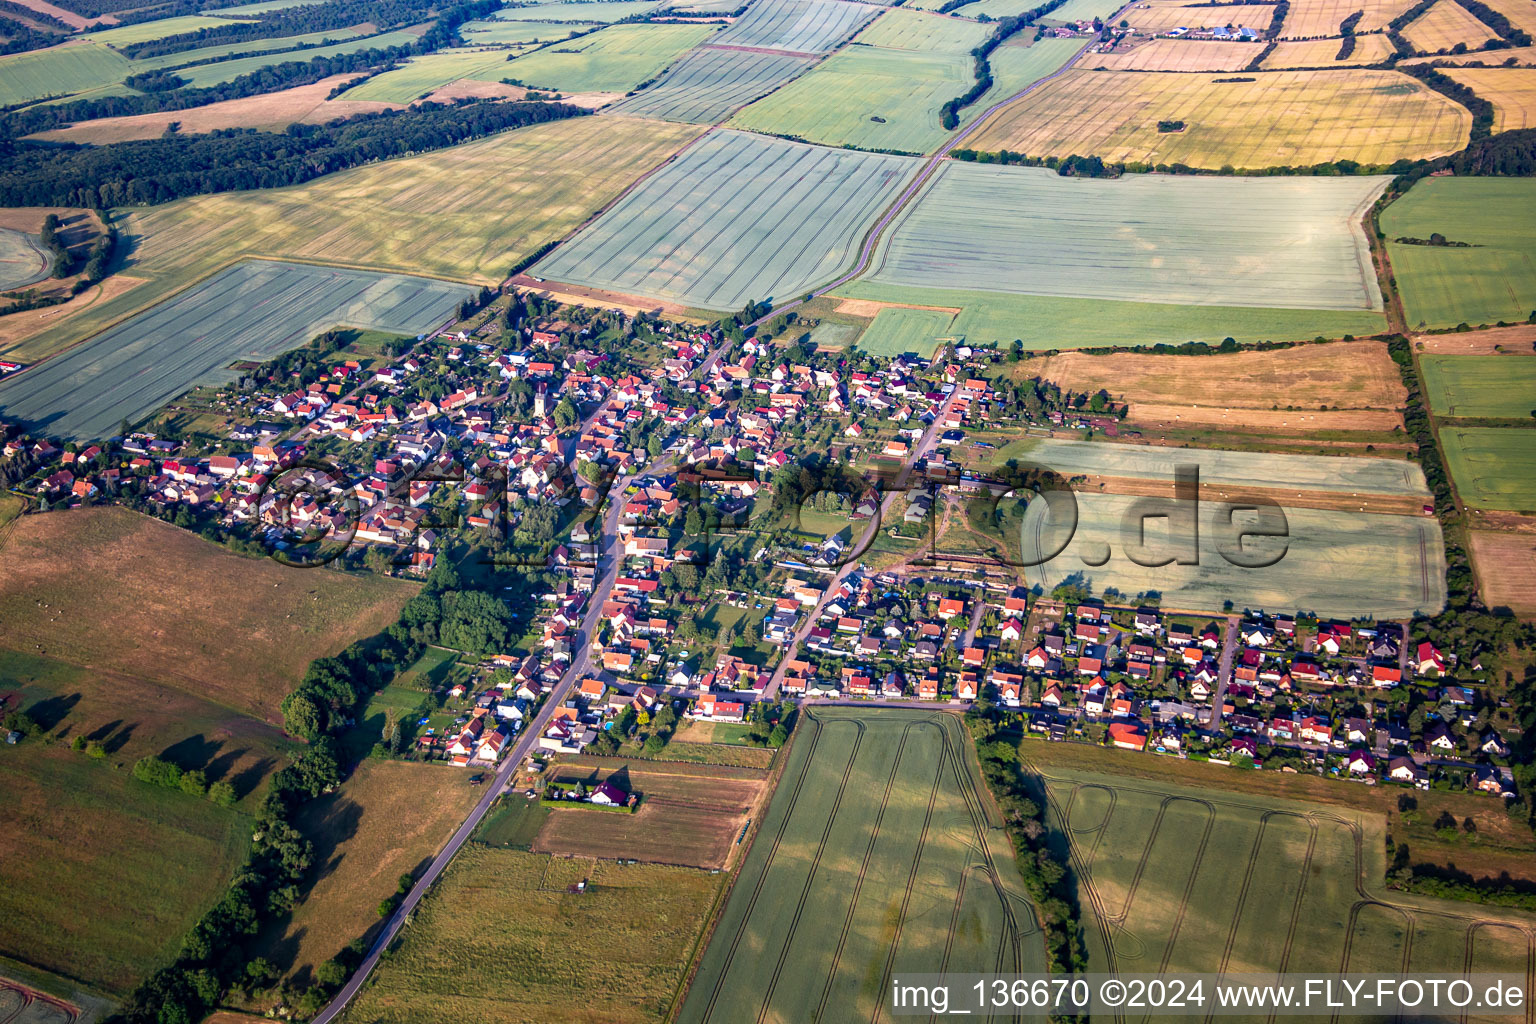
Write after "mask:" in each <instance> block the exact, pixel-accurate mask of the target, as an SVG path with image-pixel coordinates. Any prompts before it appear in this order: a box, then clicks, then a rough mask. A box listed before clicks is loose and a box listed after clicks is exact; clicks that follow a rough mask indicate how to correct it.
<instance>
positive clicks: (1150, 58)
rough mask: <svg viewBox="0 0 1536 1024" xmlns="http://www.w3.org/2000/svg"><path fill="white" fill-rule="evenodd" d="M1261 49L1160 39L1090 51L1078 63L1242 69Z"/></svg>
mask: <svg viewBox="0 0 1536 1024" xmlns="http://www.w3.org/2000/svg"><path fill="white" fill-rule="evenodd" d="M1262 50H1263V46H1262V44H1259V43H1228V42H1217V41H1214V40H1205V39H1166V38H1160V39H1153V40H1152V41H1150V42H1148V43H1144V44H1142V45H1141V46H1135V47H1132V48H1130V49H1127V50H1117V51H1115V52H1114V53H1093V54H1089V55H1088V56H1087V57H1086V58H1084V59H1083V61H1082V65H1081V66H1082V67H1085V68H1108V69H1109V70H1111V71H1241V70H1243V69H1244V68H1246V67H1247V66H1248V65H1249V64H1250V63H1252V61H1253V59H1254V58H1255V57H1257V56H1258V55H1259V53H1260V52H1261V51H1262Z"/></svg>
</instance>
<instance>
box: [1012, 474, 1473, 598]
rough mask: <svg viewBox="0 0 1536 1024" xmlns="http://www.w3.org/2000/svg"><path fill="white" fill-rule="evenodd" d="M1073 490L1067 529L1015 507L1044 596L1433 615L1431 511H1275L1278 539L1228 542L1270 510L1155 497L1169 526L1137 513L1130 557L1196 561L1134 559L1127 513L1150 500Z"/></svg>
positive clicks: (1436, 574)
mask: <svg viewBox="0 0 1536 1024" xmlns="http://www.w3.org/2000/svg"><path fill="white" fill-rule="evenodd" d="M1075 497H1076V507H1077V523H1076V529H1075V530H1072V529H1071V526H1072V524H1071V523H1070V522H1068V521H1067V520H1066V518H1065V517H1064V516H1063V517H1058V516H1053V515H1051V514H1049V513H1048V511H1047V509H1048V506H1047V505H1046V503H1045V502H1044V501H1032V502H1030V504H1029V507H1028V509H1027V510H1026V511H1025V513H1024V517H1023V522H1022V525H1021V527H1020V535H1021V537H1020V539H1021V544H1022V548H1021V550H1022V551H1023V561H1025V562H1026V563H1029V562H1034V563H1039V564H1037V565H1035V566H1034V567H1031V568H1026V569H1025V574H1026V577H1027V578H1028V579H1029V581H1030V582H1031V583H1037V584H1039V585H1040V586H1042V587H1043V588H1044V589H1045V590H1046V591H1047V592H1049V591H1050V590H1052V589H1053V588H1055V587H1057V586H1059V585H1061V584H1063V583H1076V584H1080V585H1083V586H1086V587H1088V588H1089V589H1090V590H1091V591H1092V592H1093V593H1095V594H1103V593H1104V592H1105V591H1106V590H1107V589H1109V588H1113V589H1116V590H1118V591H1120V593H1121V594H1124V595H1126V596H1127V597H1129V598H1131V599H1135V598H1136V597H1137V596H1138V595H1141V594H1146V593H1156V594H1158V595H1160V596H1161V601H1162V606H1163V607H1164V608H1174V609H1186V610H1191V611H1202V612H1217V611H1222V610H1225V609H1227V608H1232V609H1238V610H1241V609H1264V610H1265V611H1268V612H1271V613H1275V614H1280V613H1286V612H1297V611H1306V612H1312V613H1316V614H1318V615H1324V616H1339V617H1342V618H1357V617H1362V616H1375V617H1377V618H1383V619H1385V618H1406V617H1410V616H1414V615H1434V614H1436V613H1438V612H1439V611H1440V609H1441V608H1442V607H1443V606H1444V605H1445V547H1444V544H1443V541H1442V538H1441V534H1440V524H1439V522H1438V521H1437V520H1436V519H1434V518H1432V517H1424V516H1394V515H1383V514H1379V513H1369V512H1341V511H1319V510H1316V509H1303V508H1289V507H1282V508H1281V510H1280V511H1281V512H1283V514H1284V517H1285V520H1284V530H1285V533H1284V535H1283V537H1274V536H1249V537H1247V538H1246V539H1242V540H1240V539H1239V535H1240V534H1242V533H1243V532H1244V531H1245V530H1254V529H1260V528H1263V529H1268V530H1274V529H1277V528H1279V526H1278V522H1279V521H1278V520H1277V519H1276V518H1275V517H1274V515H1273V513H1270V514H1268V515H1266V516H1265V520H1264V521H1263V522H1262V523H1261V522H1260V520H1259V518H1258V516H1257V514H1256V513H1253V512H1248V511H1235V510H1234V509H1233V508H1232V507H1231V506H1227V505H1225V504H1223V503H1219V502H1213V501H1204V502H1201V503H1200V504H1199V506H1198V509H1191V508H1190V506H1191V505H1192V504H1193V503H1180V502H1176V501H1174V500H1173V499H1161V500H1158V505H1159V507H1161V508H1163V509H1165V510H1166V509H1169V508H1171V509H1173V510H1174V511H1175V515H1176V518H1177V520H1178V524H1177V526H1176V527H1175V526H1171V525H1170V520H1169V519H1168V518H1148V519H1144V520H1140V524H1141V525H1142V526H1144V532H1143V534H1142V538H1141V543H1142V544H1143V545H1144V550H1143V551H1141V552H1139V553H1137V558H1139V560H1140V561H1141V562H1148V563H1151V562H1158V561H1161V560H1163V559H1170V560H1171V559H1172V558H1174V557H1177V556H1178V555H1179V554H1180V553H1182V552H1185V551H1191V550H1192V552H1193V553H1194V554H1195V555H1196V557H1197V558H1198V564H1193V565H1179V564H1165V565H1142V564H1138V561H1135V560H1133V559H1132V557H1131V553H1130V549H1129V548H1128V545H1130V544H1135V543H1136V542H1137V525H1138V519H1139V517H1138V516H1137V514H1136V512H1135V510H1136V509H1137V508H1139V507H1140V508H1145V507H1147V506H1141V505H1138V503H1140V502H1145V501H1149V500H1151V499H1144V498H1135V497H1130V496H1126V495H1118V494H1078V495H1076V496H1075ZM1239 507H1240V506H1239ZM1186 516H1188V517H1191V518H1197V519H1198V531H1199V535H1198V542H1197V543H1192V542H1190V540H1189V535H1188V533H1187V531H1186V529H1185V525H1186V521H1185V517H1186ZM1064 541H1065V542H1066V543H1065V546H1064V547H1063V542H1064ZM1223 550H1225V551H1226V552H1227V553H1228V554H1229V555H1231V556H1232V557H1231V559H1229V558H1228V557H1224V555H1223V554H1222V552H1223ZM1048 556H1051V557H1048ZM1234 561H1237V562H1247V563H1249V564H1255V563H1257V564H1259V565H1261V567H1254V568H1249V567H1245V566H1244V565H1242V564H1233V562H1234ZM1266 562H1268V563H1272V564H1267V565H1264V564H1263V563H1266Z"/></svg>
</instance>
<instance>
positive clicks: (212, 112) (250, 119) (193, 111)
mask: <svg viewBox="0 0 1536 1024" xmlns="http://www.w3.org/2000/svg"><path fill="white" fill-rule="evenodd" d="M356 77H357V76H356V75H332V76H331V77H329V78H322V79H321V80H320V81H318V82H313V83H311V84H309V85H299V86H295V87H294V88H292V89H282V90H279V91H278V92H266V93H260V94H258V95H255V96H246V97H243V98H241V99H238V100H224V101H223V102H221V103H210V104H208V105H207V106H205V107H191V108H189V109H187V110H167V111H160V112H158V113H154V114H131V115H129V116H127V117H102V118H97V119H96V120H94V121H81V122H79V123H78V124H72V125H70V126H69V127H68V128H60V129H57V130H56V131H51V132H40V133H39V134H38V135H36V136H34V137H35V138H39V139H48V140H50V141H53V142H78V143H83V144H86V145H93V146H104V145H107V144H109V143H113V142H128V141H130V140H132V139H157V138H159V137H160V136H161V135H163V134H165V130H166V128H167V127H168V126H169V125H171V124H172V123H175V124H179V125H180V126H181V127H180V128H179V129H177V130H178V131H179V132H180V133H181V134H182V135H199V134H202V133H205V132H213V131H218V130H219V129H221V128H256V129H258V130H265V131H276V130H280V129H282V128H285V127H287V126H288V125H290V124H294V123H295V122H305V123H320V122H323V121H329V120H331V119H332V118H336V117H352V116H353V115H355V114H371V113H375V112H377V111H380V110H394V109H398V108H399V106H400V104H398V103H372V102H362V101H357V100H343V99H336V100H327V99H326V97H327V96H329V95H330V93H331V90H333V89H335V88H336V87H337V86H338V85H341V84H342V83H344V82H348V81H351V80H352V79H354V78H356Z"/></svg>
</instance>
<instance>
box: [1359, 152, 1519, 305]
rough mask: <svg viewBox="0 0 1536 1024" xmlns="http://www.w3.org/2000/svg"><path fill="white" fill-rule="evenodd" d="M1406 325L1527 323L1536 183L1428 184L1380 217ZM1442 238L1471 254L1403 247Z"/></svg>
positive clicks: (1508, 180)
mask: <svg viewBox="0 0 1536 1024" xmlns="http://www.w3.org/2000/svg"><path fill="white" fill-rule="evenodd" d="M1381 230H1382V231H1383V232H1385V233H1386V236H1387V238H1388V239H1389V241H1388V243H1387V252H1388V254H1389V255H1390V257H1391V260H1392V270H1393V273H1394V274H1395V275H1396V277H1397V284H1398V288H1399V290H1400V291H1401V293H1402V298H1403V311H1404V313H1405V314H1406V316H1407V319H1408V326H1409V327H1411V328H1416V327H1420V326H1424V327H1431V328H1433V327H1454V326H1455V325H1457V324H1459V323H1468V324H1473V325H1476V324H1486V323H1496V322H1498V321H1500V320H1504V321H1509V322H1514V321H1523V320H1525V319H1526V318H1527V317H1528V316H1530V315H1531V312H1532V310H1533V309H1536V181H1532V180H1531V179H1530V178H1458V177H1443V178H1425V179H1423V180H1422V181H1420V182H1419V183H1418V184H1416V185H1414V186H1413V188H1411V189H1410V190H1409V191H1408V194H1407V195H1405V196H1403V197H1402V198H1401V199H1399V200H1397V201H1396V202H1394V203H1393V204H1392V205H1391V206H1389V207H1387V208H1386V210H1385V211H1383V213H1382V215H1381ZM1435 233H1439V234H1441V235H1444V236H1445V237H1446V239H1447V240H1448V241H1452V242H1466V243H1468V246H1469V247H1468V248H1459V247H1442V246H1428V245H1404V244H1401V243H1398V242H1396V241H1391V240H1393V239H1397V238H1421V239H1427V238H1429V237H1430V235H1431V234H1435Z"/></svg>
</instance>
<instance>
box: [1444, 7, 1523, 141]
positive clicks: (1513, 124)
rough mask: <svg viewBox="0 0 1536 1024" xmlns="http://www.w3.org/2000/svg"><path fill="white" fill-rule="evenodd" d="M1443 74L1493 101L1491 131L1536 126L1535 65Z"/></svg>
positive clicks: (1464, 69) (1450, 71)
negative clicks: (1532, 66)
mask: <svg viewBox="0 0 1536 1024" xmlns="http://www.w3.org/2000/svg"><path fill="white" fill-rule="evenodd" d="M1442 2H1443V0H1442ZM1531 6H1532V7H1536V3H1533V4H1531ZM1497 52H1498V53H1502V52H1503V51H1497ZM1443 74H1447V75H1450V76H1451V77H1452V78H1454V79H1456V81H1458V82H1460V83H1461V84H1462V85H1465V86H1467V87H1469V88H1470V89H1471V90H1472V91H1473V92H1475V93H1477V94H1478V95H1479V96H1481V97H1482V98H1483V99H1485V100H1487V101H1488V102H1489V103H1492V104H1493V130H1494V131H1496V132H1509V131H1515V130H1516V129H1519V128H1536V68H1455V69H1452V70H1448V71H1445V72H1443Z"/></svg>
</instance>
